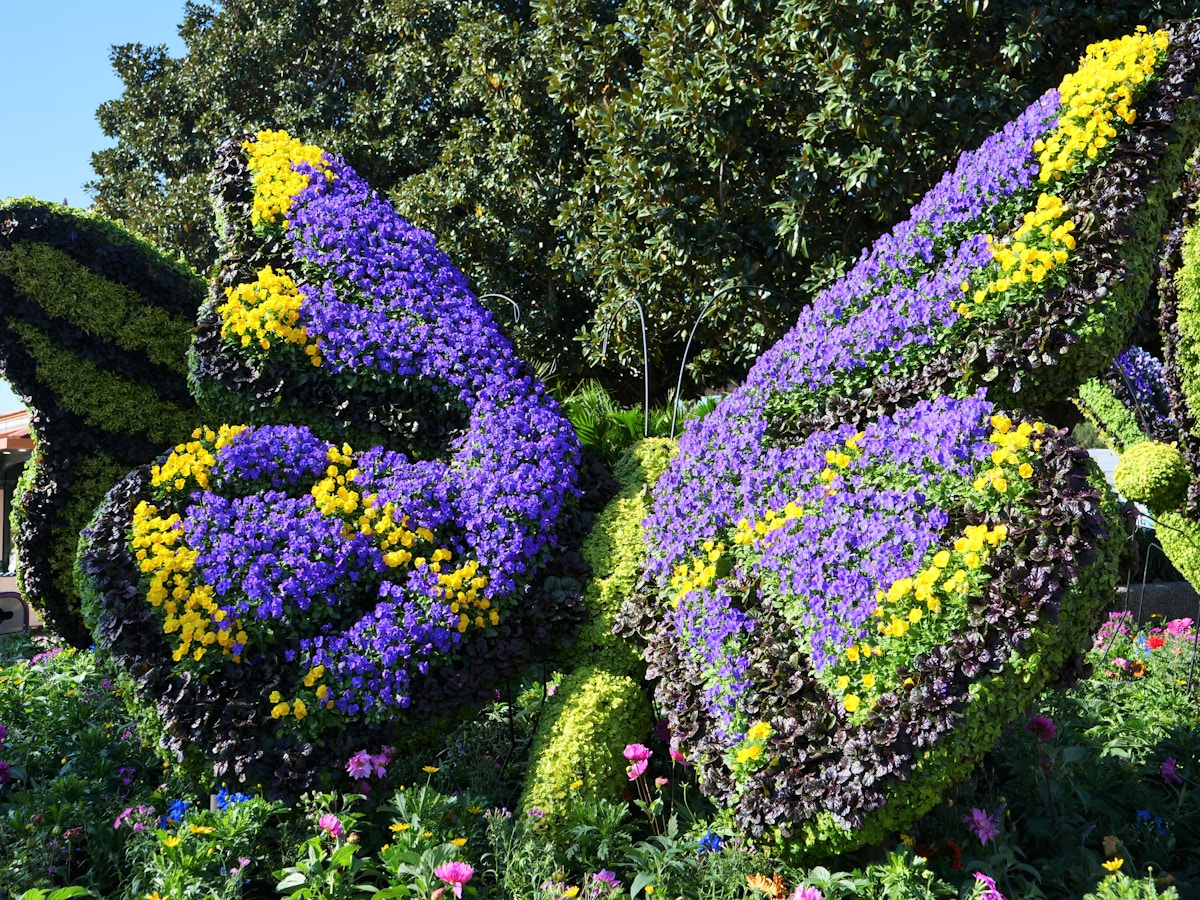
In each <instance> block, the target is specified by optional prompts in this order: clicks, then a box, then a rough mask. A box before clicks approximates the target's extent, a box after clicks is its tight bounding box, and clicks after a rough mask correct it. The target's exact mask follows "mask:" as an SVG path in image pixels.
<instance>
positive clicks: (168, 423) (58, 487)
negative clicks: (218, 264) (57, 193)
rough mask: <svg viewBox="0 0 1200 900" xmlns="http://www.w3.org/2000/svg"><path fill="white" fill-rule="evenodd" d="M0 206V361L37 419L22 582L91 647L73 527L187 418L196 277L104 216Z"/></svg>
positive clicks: (19, 548)
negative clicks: (75, 569) (79, 588)
mask: <svg viewBox="0 0 1200 900" xmlns="http://www.w3.org/2000/svg"><path fill="white" fill-rule="evenodd" d="M0 218H3V220H4V222H5V223H6V226H5V229H4V231H3V233H2V234H0V372H3V374H4V375H5V376H6V377H7V379H8V381H9V382H10V383H11V384H12V385H13V388H14V389H15V390H16V391H17V392H18V393H19V394H20V395H21V396H22V398H23V400H24V402H25V405H26V406H27V407H28V408H29V410H30V423H31V429H32V430H34V431H36V433H37V450H36V452H35V454H34V456H33V458H32V459H31V460H30V461H29V463H28V464H27V466H26V469H25V473H24V476H23V478H22V481H21V488H22V489H21V491H20V492H19V493H20V498H19V500H18V501H17V503H16V504H15V506H14V511H13V533H14V535H15V545H16V557H17V570H18V573H19V584H20V588H21V590H22V592H23V593H24V594H25V596H26V599H27V600H29V602H30V603H31V604H33V605H34V606H35V607H36V608H37V609H38V611H39V613H40V615H41V617H42V620H43V621H44V622H45V623H46V624H47V625H48V626H49V627H51V628H52V629H53V630H54V631H56V632H58V634H59V635H60V636H61V637H63V638H64V639H66V640H67V641H69V642H70V643H72V644H74V645H76V646H78V647H86V646H88V645H89V644H91V643H92V637H91V635H90V634H89V633H88V630H87V628H86V627H85V626H84V624H83V620H82V617H81V615H80V610H79V598H78V595H77V593H76V591H75V588H74V576H73V567H74V560H75V551H76V545H77V543H78V537H79V531H80V529H81V528H82V527H83V526H84V525H86V524H87V522H88V519H89V517H90V515H91V512H92V509H93V508H94V507H95V505H96V504H97V503H98V502H99V501H100V499H101V498H103V496H104V494H105V492H106V491H107V490H108V489H109V488H111V487H112V485H113V484H115V482H116V480H117V479H118V478H119V477H120V476H121V475H122V474H123V473H124V472H126V471H128V470H129V469H130V468H131V467H132V466H134V465H138V464H140V463H142V462H144V461H146V460H148V459H152V458H153V457H154V456H155V455H157V454H158V453H159V452H161V451H162V450H164V449H165V448H166V447H168V446H170V445H172V444H174V443H177V442H178V441H180V440H182V439H183V438H184V437H186V436H187V435H188V434H189V433H190V432H191V430H192V429H193V428H194V427H195V424H196V423H195V413H194V411H193V410H194V403H193V401H192V399H191V397H190V395H189V394H188V392H187V381H186V372H187V360H186V350H187V346H188V343H189V340H190V334H191V330H192V328H193V327H194V321H195V313H196V309H197V308H198V306H199V304H200V300H201V299H202V297H203V292H204V283H203V282H202V281H201V280H200V279H199V278H198V277H197V276H196V275H195V273H193V272H191V271H190V270H189V269H188V268H187V267H186V266H185V265H182V264H180V263H178V262H177V261H175V260H172V259H170V258H169V257H167V256H165V255H164V254H162V253H160V252H159V251H157V250H155V249H154V248H153V247H151V246H150V245H149V244H147V243H146V242H145V241H142V240H141V239H139V238H137V237H136V236H135V235H132V234H130V233H129V232H128V231H126V230H125V229H123V228H121V227H120V226H118V225H116V224H114V223H112V222H109V221H107V220H105V219H103V218H101V217H99V216H94V215H91V214H89V213H84V212H81V211H79V210H72V209H68V208H66V207H63V206H58V205H56V204H50V203H42V202H40V201H36V200H30V199H23V200H10V201H7V202H6V203H4V204H2V205H0Z"/></svg>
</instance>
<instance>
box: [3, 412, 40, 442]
mask: <svg viewBox="0 0 1200 900" xmlns="http://www.w3.org/2000/svg"><path fill="white" fill-rule="evenodd" d="M32 449H33V439H32V438H30V436H29V412H28V410H24V409H18V410H16V411H15V412H8V413H0V451H2V450H8V451H13V450H25V451H29V450H32Z"/></svg>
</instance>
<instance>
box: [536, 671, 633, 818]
mask: <svg viewBox="0 0 1200 900" xmlns="http://www.w3.org/2000/svg"><path fill="white" fill-rule="evenodd" d="M543 716H544V718H545V720H546V722H547V724H546V725H544V726H541V727H539V728H538V732H537V734H536V735H535V737H534V741H533V745H532V747H531V748H530V752H529V757H530V764H529V771H528V773H527V775H526V779H525V792H524V794H523V795H522V797H521V804H520V806H521V809H540V810H541V811H542V812H544V813H546V814H547V815H549V816H553V817H557V816H561V815H562V813H563V809H564V804H565V802H566V800H567V798H568V796H569V795H570V794H571V792H572V791H573V790H577V791H579V792H580V796H582V797H590V798H597V797H608V796H614V795H616V794H619V793H620V790H621V786H622V784H623V783H624V782H626V781H627V778H626V775H625V766H626V762H625V760H624V758H623V757H622V756H621V750H622V748H624V747H625V746H626V745H627V744H632V743H638V742H640V741H642V740H644V739H645V737H646V735H647V734H649V732H650V726H651V724H652V718H651V713H650V702H649V700H648V699H647V698H646V695H645V692H644V691H643V689H642V686H641V684H639V683H638V682H637V681H634V680H633V679H632V678H630V677H628V676H626V675H617V674H614V673H612V672H608V671H606V670H605V669H603V668H602V667H600V666H582V667H580V668H578V669H576V670H575V671H574V672H572V673H571V674H570V675H568V676H566V677H565V678H564V679H563V681H562V683H561V684H560V685H559V686H558V690H557V691H556V692H555V694H554V696H553V697H552V698H550V701H549V702H548V703H547V704H546V709H545V710H544V711H543ZM576 782H582V784H581V785H579V786H578V787H576V788H572V787H571V785H573V784H575V783H576Z"/></svg>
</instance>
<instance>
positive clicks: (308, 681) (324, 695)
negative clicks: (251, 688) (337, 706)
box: [267, 665, 333, 721]
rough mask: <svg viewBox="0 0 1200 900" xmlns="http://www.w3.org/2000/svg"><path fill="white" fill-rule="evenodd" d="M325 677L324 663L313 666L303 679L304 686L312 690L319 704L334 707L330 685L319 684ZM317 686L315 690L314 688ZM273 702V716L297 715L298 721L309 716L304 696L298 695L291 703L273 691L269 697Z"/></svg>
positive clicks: (274, 717) (314, 700) (279, 717)
mask: <svg viewBox="0 0 1200 900" xmlns="http://www.w3.org/2000/svg"><path fill="white" fill-rule="evenodd" d="M324 677H325V667H324V666H322V665H316V666H313V667H312V668H311V669H309V670H308V672H307V673H306V674H305V676H304V679H303V682H302V683H303V684H304V687H306V688H308V689H309V690H312V694H311V698H314V699H313V702H315V703H316V704H317V705H318V706H325V707H329V708H332V707H333V699H332V698H331V697H330V696H329V687H328V686H327V685H324V684H317V682H318V681H320V680H321V679H322V678H324ZM314 686H315V688H316V689H315V690H313V688H314ZM267 699H268V700H270V702H271V703H272V704H273V705H272V706H271V718H272V719H282V718H285V717H287V716H295V717H296V719H297V721H300V720H303V719H304V718H306V717H307V716H308V704H307V703H305V702H304V698H303V697H297V698H296V699H295V700H292V701H291V702H290V703H289V702H288V701H287V700H285V699H284V697H283V695H282V694H281V693H279V691H271V694H270V696H269V697H268V698H267Z"/></svg>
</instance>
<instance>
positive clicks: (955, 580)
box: [836, 525, 1008, 713]
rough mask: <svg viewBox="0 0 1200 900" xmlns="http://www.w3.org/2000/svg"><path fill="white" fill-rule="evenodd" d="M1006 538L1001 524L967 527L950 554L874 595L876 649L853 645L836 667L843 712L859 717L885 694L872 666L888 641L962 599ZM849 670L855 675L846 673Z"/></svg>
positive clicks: (938, 555) (943, 552)
mask: <svg viewBox="0 0 1200 900" xmlns="http://www.w3.org/2000/svg"><path fill="white" fill-rule="evenodd" d="M1007 537H1008V529H1007V528H1006V527H1005V526H1004V525H996V526H995V527H994V528H989V527H988V526H987V525H968V526H967V527H966V528H964V529H963V532H962V535H961V536H960V537H958V538H957V539H956V540H955V541H954V545H953V546H954V549H953V550H946V549H942V550H938V551H937V552H936V553H934V554H933V557H932V558H931V559H930V561H929V565H927V566H925V567H924V568H923V569H921V570H920V571H919V572H917V573H916V575H914V576H913V577H911V578H900V579H897V580H896V581H895V582H893V583H892V584H891V585H890V586H889V587H888V589H887V590H886V591H884V590H880V591H877V592H876V594H875V600H876V607H875V613H874V614H875V617H876V618H877V619H879V620H880V621H879V622H878V623H877V625H876V627H877V629H878V631H879V635H880V641H879V645H877V646H872V645H871V644H867V643H858V644H853V645H851V646H850V647H847V648H846V649H845V650H844V651H843V656H844V657H845V661H844V662H842V663H839V665H838V666H837V669H838V670H840V671H841V673H842V674H839V675H837V681H836V684H837V689H838V691H840V692H841V694H842V705H843V706H844V707H845V709H846V711H847V712H850V713H853V712H857V711H858V710H859V709H860V708H862V706H863V705H864V704H865V703H869V702H871V701H872V700H873V699H875V698H877V697H879V696H880V695H881V694H882V693H883V692H884V689H885V685H883V684H882V683H881V680H880V675H879V674H878V667H877V666H876V665H873V663H874V661H875V660H876V659H878V658H879V657H881V656H883V655H884V652H885V648H886V646H887V645H888V644H889V643H890V641H891V640H892V639H903V638H904V637H905V636H906V635H907V634H908V633H909V632H910V631H911V630H912V629H914V628H925V627H927V626H929V624H930V623H931V622H932V621H934V618H933V617H935V616H937V615H938V614H939V613H941V612H942V611H943V609H944V607H945V606H946V605H947V604H950V603H953V602H954V600H955V598H958V597H961V596H962V595H964V594H966V593H967V592H968V591H969V590H970V589H971V588H972V587H973V586H974V584H975V583H977V580H978V576H977V575H976V573H977V572H978V570H979V569H980V567H982V566H983V565H984V563H986V562H987V560H988V556H989V554H990V552H991V550H992V549H993V548H995V547H997V546H999V544H1000V543H1001V542H1002V541H1003V540H1005V538H1007ZM922 623H923V624H922ZM847 665H850V667H851V671H852V673H853V674H846V666H847ZM872 669H875V670H876V671H871V670H872ZM906 684H911V680H910V681H907V682H906Z"/></svg>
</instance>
